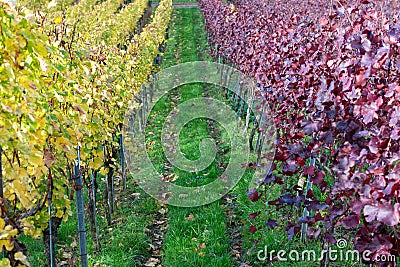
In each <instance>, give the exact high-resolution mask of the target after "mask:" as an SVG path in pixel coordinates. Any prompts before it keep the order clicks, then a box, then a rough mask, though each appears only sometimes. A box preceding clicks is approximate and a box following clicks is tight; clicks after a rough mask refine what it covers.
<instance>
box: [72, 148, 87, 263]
mask: <svg viewBox="0 0 400 267" xmlns="http://www.w3.org/2000/svg"><path fill="white" fill-rule="evenodd" d="M77 152H78V157H77V160H76V163H75V166H74V167H75V168H74V178H75V193H76V208H77V215H78V233H79V249H80V258H81V266H82V267H88V259H87V249H86V225H85V210H84V203H83V191H82V173H81V170H80V168H81V166H80V161H81V152H80V147H79V146H78V148H77Z"/></svg>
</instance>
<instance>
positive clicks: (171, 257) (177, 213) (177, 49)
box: [148, 8, 232, 267]
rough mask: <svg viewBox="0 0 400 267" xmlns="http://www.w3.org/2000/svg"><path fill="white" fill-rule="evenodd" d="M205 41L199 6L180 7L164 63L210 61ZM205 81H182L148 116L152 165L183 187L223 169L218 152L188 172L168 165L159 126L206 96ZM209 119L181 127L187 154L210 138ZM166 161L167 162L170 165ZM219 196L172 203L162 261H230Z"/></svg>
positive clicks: (191, 155)
mask: <svg viewBox="0 0 400 267" xmlns="http://www.w3.org/2000/svg"><path fill="white" fill-rule="evenodd" d="M206 50H207V40H206V34H205V30H204V25H203V17H202V15H201V13H200V11H199V10H198V9H197V8H182V9H180V8H176V9H175V10H174V13H173V18H172V22H171V26H170V29H169V40H168V44H167V48H166V51H165V55H164V61H163V68H167V67H169V66H172V65H175V64H179V63H184V62H190V61H198V60H207V58H208V57H207V54H205V51H206ZM211 91H212V90H207V88H206V86H205V85H202V84H190V85H186V86H181V87H179V88H177V90H173V92H172V93H171V94H170V95H168V96H166V97H164V98H163V99H162V100H161V101H160V102H159V103H158V104H157V105H156V107H155V109H154V113H153V114H151V115H150V117H151V123H150V125H149V126H148V129H151V134H150V137H149V139H148V144H152V149H151V152H150V153H149V154H150V156H151V158H152V160H153V164H154V165H156V166H157V168H158V169H159V171H164V172H165V173H166V175H167V176H168V173H169V174H171V173H172V174H173V175H174V177H175V178H174V179H176V181H175V183H176V184H179V185H182V186H198V185H203V184H207V183H209V182H211V181H212V180H214V179H216V178H217V177H218V175H219V174H220V173H221V172H222V169H221V167H220V166H219V165H218V164H217V162H219V161H223V160H224V157H226V155H224V154H223V153H220V155H218V156H217V159H216V160H215V161H214V163H213V164H212V165H211V166H209V167H208V168H207V169H205V170H204V171H202V172H199V173H188V172H184V171H182V170H179V169H177V168H174V167H172V169H171V170H168V165H167V164H166V159H165V158H164V157H163V156H162V153H160V151H161V152H162V147H161V142H160V139H161V138H160V134H161V128H162V125H163V123H164V120H165V115H166V114H168V113H169V112H170V111H171V110H172V108H173V107H174V106H176V105H178V104H179V103H182V102H185V101H187V100H188V99H191V98H195V97H202V96H206V95H207V92H211ZM209 124H210V121H207V120H205V119H195V120H193V121H191V122H189V123H188V124H187V125H185V127H184V128H183V130H182V132H181V134H180V138H179V144H180V147H181V150H182V152H183V153H185V155H186V157H187V158H188V159H192V160H194V159H196V158H198V157H199V156H200V153H199V150H198V145H199V142H200V141H201V140H202V139H204V138H207V137H210V134H212V133H211V132H210V127H209ZM166 166H167V167H166ZM221 205H222V204H221V201H216V202H214V203H211V204H209V205H206V206H202V207H196V208H181V207H172V206H170V207H168V218H169V221H168V224H169V227H168V230H167V232H166V235H165V238H164V242H163V247H162V265H163V266H171V267H175V266H182V265H183V266H215V267H218V266H232V262H231V258H230V254H229V244H228V240H227V236H226V230H227V229H226V224H225V222H226V216H225V212H224V210H223V209H222V208H221Z"/></svg>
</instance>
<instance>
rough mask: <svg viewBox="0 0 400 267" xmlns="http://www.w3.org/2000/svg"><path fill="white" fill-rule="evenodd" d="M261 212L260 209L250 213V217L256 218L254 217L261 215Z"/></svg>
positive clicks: (251, 218)
mask: <svg viewBox="0 0 400 267" xmlns="http://www.w3.org/2000/svg"><path fill="white" fill-rule="evenodd" d="M260 213H261V212H260V211H257V212H253V213H252V214H250V215H249V219H250V220H254V218H255V217H257V216H258V215H260Z"/></svg>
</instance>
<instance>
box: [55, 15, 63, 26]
mask: <svg viewBox="0 0 400 267" xmlns="http://www.w3.org/2000/svg"><path fill="white" fill-rule="evenodd" d="M61 22H62V17H61V16H59V17H57V18H55V19H54V23H55V24H60V23H61Z"/></svg>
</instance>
